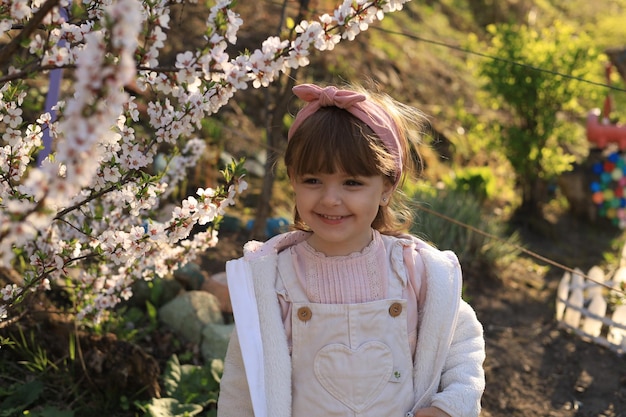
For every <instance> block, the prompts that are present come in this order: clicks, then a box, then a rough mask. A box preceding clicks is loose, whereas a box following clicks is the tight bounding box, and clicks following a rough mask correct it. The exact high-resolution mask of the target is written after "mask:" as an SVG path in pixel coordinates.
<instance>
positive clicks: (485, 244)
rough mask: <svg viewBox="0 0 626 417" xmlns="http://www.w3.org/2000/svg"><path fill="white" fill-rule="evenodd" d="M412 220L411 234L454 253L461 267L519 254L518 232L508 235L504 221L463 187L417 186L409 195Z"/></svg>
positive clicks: (487, 265)
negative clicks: (412, 213)
mask: <svg viewBox="0 0 626 417" xmlns="http://www.w3.org/2000/svg"><path fill="white" fill-rule="evenodd" d="M410 195H411V199H412V201H413V205H414V211H415V218H416V220H415V222H414V224H413V226H412V228H411V233H413V234H414V235H416V236H419V237H421V238H422V239H424V240H426V241H428V242H431V243H432V244H433V245H435V246H436V247H438V248H439V249H442V250H445V249H449V250H452V251H454V252H455V253H456V255H457V256H458V258H459V261H460V263H461V265H462V266H463V269H464V270H466V271H467V270H476V269H480V271H483V272H487V270H486V269H485V268H492V267H495V266H496V265H502V264H506V263H507V262H510V261H512V260H513V258H514V257H515V256H516V255H517V254H518V253H519V237H518V236H517V234H512V235H509V236H507V234H506V223H505V222H503V221H502V220H500V219H498V218H497V217H496V216H494V215H486V214H485V213H484V212H483V209H482V206H481V205H480V202H479V199H478V198H477V197H476V196H475V195H474V194H472V193H469V192H467V191H465V190H464V187H458V188H448V189H444V190H438V189H434V188H422V187H420V188H418V189H416V190H414V191H413V192H412V193H411V194H410Z"/></svg>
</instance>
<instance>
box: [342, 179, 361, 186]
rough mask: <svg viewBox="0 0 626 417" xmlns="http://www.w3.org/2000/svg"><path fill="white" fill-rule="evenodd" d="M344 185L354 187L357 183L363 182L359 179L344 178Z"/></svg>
mask: <svg viewBox="0 0 626 417" xmlns="http://www.w3.org/2000/svg"><path fill="white" fill-rule="evenodd" d="M346 185H347V186H350V187H356V186H358V185H363V183H362V182H361V181H357V180H354V179H352V180H346Z"/></svg>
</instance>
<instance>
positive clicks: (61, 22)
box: [0, 0, 408, 326]
mask: <svg viewBox="0 0 626 417" xmlns="http://www.w3.org/2000/svg"><path fill="white" fill-rule="evenodd" d="M184 1H185V0H174V2H169V1H165V0H143V1H140V0H105V1H92V0H83V1H82V2H73V3H70V2H69V1H68V0H47V1H42V0H1V1H0V132H1V134H2V137H1V140H0V269H2V271H5V273H6V275H7V276H10V277H13V279H12V281H13V282H11V283H10V284H8V285H6V286H5V287H4V288H0V291H1V294H0V295H1V299H0V326H3V325H4V326H6V325H8V324H10V323H11V322H12V321H14V320H15V319H16V318H17V317H19V314H20V308H21V307H22V308H23V306H24V305H25V304H26V303H24V301H26V300H28V298H29V297H30V296H32V295H33V294H35V293H37V292H38V291H45V290H48V289H50V285H51V283H58V284H59V285H64V286H66V288H71V293H72V294H74V297H73V301H74V304H75V310H76V314H77V318H78V319H79V320H83V319H89V320H91V321H94V322H97V321H98V320H100V319H101V318H102V317H103V314H106V312H107V311H108V310H109V309H110V308H112V307H113V306H115V305H116V304H117V303H119V302H120V301H121V300H122V299H128V298H129V297H130V296H131V295H132V294H131V290H130V288H131V284H132V283H133V282H135V281H136V280H140V279H143V280H150V279H152V278H154V277H157V276H165V275H167V274H169V273H172V272H173V271H174V270H175V269H177V268H178V267H179V266H181V265H183V264H185V263H186V262H188V261H190V260H193V258H194V257H195V256H197V254H198V253H200V252H202V251H205V250H206V249H207V248H210V247H212V246H214V245H216V244H217V231H216V228H215V227H214V226H215V225H216V224H218V221H219V219H220V217H221V216H222V215H223V214H224V213H225V211H226V210H227V209H228V207H229V206H230V205H232V204H234V202H235V198H236V197H237V195H238V194H239V193H241V192H242V191H244V190H245V189H246V187H247V184H246V182H245V180H244V173H245V171H244V170H243V168H242V162H241V161H240V162H236V161H233V163H232V164H231V165H229V166H228V167H227V168H226V169H225V170H224V171H223V175H224V179H223V181H222V182H221V184H222V185H220V186H218V187H216V188H214V189H213V188H207V189H198V190H197V193H196V195H193V196H188V197H186V198H185V199H184V200H182V201H181V202H180V204H179V205H177V206H176V207H175V209H174V210H173V211H172V212H171V214H169V213H168V217H169V219H167V220H165V221H163V220H161V221H157V220H156V215H155V214H156V213H157V212H158V210H159V209H160V203H161V202H162V201H163V200H164V199H166V198H168V197H170V196H171V193H172V190H174V189H175V187H176V186H177V185H179V184H180V183H181V181H182V180H183V179H184V177H185V175H186V171H187V169H188V168H190V167H193V166H194V165H195V164H196V162H197V161H198V159H199V157H200V155H201V154H202V152H203V150H204V147H205V146H206V145H205V142H204V141H203V140H202V139H201V138H199V137H197V135H198V131H199V128H200V124H201V121H202V120H203V119H204V118H207V117H210V116H211V115H213V114H215V113H216V112H217V111H218V110H219V109H220V108H221V107H222V106H224V105H225V104H226V103H227V102H228V101H229V100H230V99H231V98H232V97H233V94H234V93H235V92H236V91H237V90H245V89H247V88H248V87H249V86H250V85H252V87H254V88H260V87H267V86H268V85H269V84H270V83H271V82H272V81H273V80H275V79H276V77H277V76H278V75H279V74H280V73H282V72H285V73H287V72H289V71H290V70H291V69H295V68H298V67H302V66H306V65H308V64H309V60H308V56H309V54H310V52H311V51H312V50H313V49H317V50H320V51H330V50H332V49H333V48H334V46H335V45H336V44H337V43H339V42H340V41H342V40H352V39H354V37H355V36H357V35H358V34H359V33H360V32H362V31H364V30H366V29H367V28H368V25H369V24H371V23H372V22H374V21H376V20H380V19H382V18H383V16H384V14H385V13H388V12H393V11H397V10H400V9H402V5H403V3H405V2H406V1H408V0H374V1H364V0H346V1H344V2H343V3H342V4H341V5H339V6H338V7H337V8H336V9H335V10H334V11H332V12H330V13H328V14H322V15H320V16H318V17H317V18H316V19H314V20H311V21H302V22H300V23H299V24H298V25H297V26H296V27H295V30H294V31H293V35H292V36H291V37H290V38H288V39H281V38H279V37H269V38H268V39H266V40H265V41H264V42H263V43H262V45H261V46H260V47H259V48H258V49H256V50H254V51H251V52H246V53H240V54H238V55H237V56H234V57H233V56H230V55H229V54H228V53H227V51H226V50H227V46H228V44H231V45H234V46H235V47H236V45H237V33H238V30H239V28H240V26H241V25H242V23H243V22H242V19H241V18H240V16H239V15H238V14H237V13H236V11H235V10H234V9H235V8H234V7H232V5H231V1H230V0H217V1H216V2H215V4H214V6H213V7H212V8H211V9H210V12H209V15H208V18H207V19H206V30H205V42H206V43H205V45H204V46H203V47H202V48H199V49H197V50H186V51H177V59H176V64H175V66H174V67H170V68H168V67H163V66H161V64H160V62H159V53H160V52H161V51H162V50H163V47H164V45H165V41H166V39H167V36H168V30H169V20H170V10H171V6H172V4H181V3H183V2H184ZM189 1H190V2H193V0H189ZM24 48H26V49H28V54H26V53H18V52H24ZM234 49H236V48H234ZM61 73H62V75H61ZM54 76H56V77H57V81H56V85H53V82H54V81H53V79H54ZM46 83H47V84H48V86H46ZM129 85H134V86H138V87H139V88H140V89H141V90H142V91H144V92H145V93H146V96H147V97H150V98H149V102H148V103H147V106H146V108H147V110H146V112H145V114H143V113H142V114H140V112H139V110H138V105H137V103H136V100H135V97H133V96H132V95H131V94H130V93H129V92H127V89H126V90H125V88H124V87H126V86H129ZM41 86H44V88H43V89H44V90H45V89H46V88H49V91H48V96H49V98H50V93H51V92H52V91H53V87H56V88H60V89H61V90H62V91H61V95H60V97H61V98H60V99H58V100H56V101H54V102H53V103H40V101H41V100H39V101H37V100H34V99H33V97H31V95H29V90H31V89H33V88H40V87H41ZM148 93H149V94H148ZM164 145H165V146H168V147H169V149H171V152H170V153H169V156H168V157H167V164H166V165H167V166H166V168H165V169H164V170H162V171H160V172H158V173H152V170H150V169H149V168H150V166H151V165H152V164H153V161H154V158H155V156H156V154H157V152H158V149H159V147H161V146H164ZM195 225H208V226H210V227H207V228H206V231H205V232H201V233H193V234H192V233H191V231H192V228H194V226H195Z"/></svg>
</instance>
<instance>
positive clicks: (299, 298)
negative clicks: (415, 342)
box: [278, 251, 414, 417]
mask: <svg viewBox="0 0 626 417" xmlns="http://www.w3.org/2000/svg"><path fill="white" fill-rule="evenodd" d="M278 259H279V261H278V265H279V267H278V271H279V274H280V279H282V281H283V283H284V285H285V288H286V290H287V297H288V301H290V302H292V317H291V323H292V382H293V384H292V387H293V403H292V415H293V416H324V417H335V416H337V417H339V416H341V417H345V416H359V417H361V416H363V417H403V416H405V415H406V413H407V412H408V411H410V410H411V408H412V406H413V402H414V398H413V397H414V394H413V360H412V358H411V353H410V349H409V342H408V336H407V316H406V315H407V312H406V300H403V299H402V291H403V282H402V280H401V279H400V278H399V277H398V276H397V275H395V274H393V275H391V279H389V280H388V289H387V294H388V298H387V299H385V300H379V301H372V302H366V303H359V304H319V303H311V302H309V300H308V298H307V296H306V293H305V291H304V289H303V288H302V286H301V284H300V282H299V281H298V279H297V277H296V273H295V271H294V268H293V264H292V259H291V256H290V255H289V251H284V252H282V253H281V254H280V255H279V257H278Z"/></svg>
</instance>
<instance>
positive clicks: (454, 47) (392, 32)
mask: <svg viewBox="0 0 626 417" xmlns="http://www.w3.org/2000/svg"><path fill="white" fill-rule="evenodd" d="M370 29H376V30H378V31H380V32H384V33H388V34H390V35H398V36H403V37H405V38H409V39H412V40H416V41H420V42H424V43H430V44H432V45H437V46H442V47H444V48H448V49H452V50H455V51H459V52H464V53H466V54H469V55H476V56H479V57H482V58H487V59H492V60H494V61H500V62H505V63H507V64H511V65H517V66H520V67H524V68H528V69H530V70H533V71H537V72H543V73H546V74H551V75H554V76H559V77H563V78H567V79H570V80H576V81H580V82H583V83H586V84H591V85H595V86H599V87H604V88H607V89H609V90H615V91H622V92H624V93H626V88H620V87H615V86H613V85H609V84H605V83H601V82H596V81H591V80H588V79H586V78H582V77H575V76H573V75H571V74H564V73H561V72H558V71H552V70H547V69H545V68H540V67H536V66H533V65H529V64H524V63H522V62H517V61H511V60H509V59H504V58H500V57H497V56H493V55H488V54H484V53H482V52H477V51H474V50H472V49H468V48H463V47H461V46H458V45H451V44H449V43H446V42H442V41H436V40H433V39H427V38H424V37H421V36H418V35H414V34H412V33H406V32H400V31H396V30H390V29H385V28H381V27H378V26H371V28H370Z"/></svg>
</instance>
